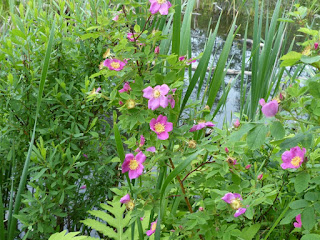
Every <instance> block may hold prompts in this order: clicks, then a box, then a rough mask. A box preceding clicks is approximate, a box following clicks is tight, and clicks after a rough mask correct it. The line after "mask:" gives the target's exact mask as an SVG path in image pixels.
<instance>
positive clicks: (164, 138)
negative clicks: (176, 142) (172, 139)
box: [157, 132, 169, 140]
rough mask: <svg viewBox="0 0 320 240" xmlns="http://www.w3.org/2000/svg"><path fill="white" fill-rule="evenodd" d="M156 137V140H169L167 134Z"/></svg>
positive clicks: (163, 133)
mask: <svg viewBox="0 0 320 240" xmlns="http://www.w3.org/2000/svg"><path fill="white" fill-rule="evenodd" d="M157 136H158V139H160V140H166V139H168V138H169V134H168V133H167V132H162V133H160V134H158V135H157Z"/></svg>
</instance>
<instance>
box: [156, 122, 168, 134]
mask: <svg viewBox="0 0 320 240" xmlns="http://www.w3.org/2000/svg"><path fill="white" fill-rule="evenodd" d="M154 129H155V130H156V132H157V133H163V132H164V131H165V130H164V125H163V124H161V123H156V125H154Z"/></svg>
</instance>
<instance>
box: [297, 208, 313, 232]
mask: <svg viewBox="0 0 320 240" xmlns="http://www.w3.org/2000/svg"><path fill="white" fill-rule="evenodd" d="M301 222H302V226H303V227H304V228H305V229H307V230H309V231H310V230H311V229H312V228H313V227H314V225H315V224H316V218H315V214H314V208H313V207H307V208H305V209H304V210H303V212H302V214H301Z"/></svg>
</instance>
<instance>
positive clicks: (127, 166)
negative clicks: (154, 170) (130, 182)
mask: <svg viewBox="0 0 320 240" xmlns="http://www.w3.org/2000/svg"><path fill="white" fill-rule="evenodd" d="M145 160H146V155H144V154H143V153H142V152H139V153H138V154H137V155H136V156H134V155H133V154H132V153H129V154H126V157H125V159H124V162H123V164H122V173H125V172H129V178H130V179H135V178H138V177H139V176H140V175H141V174H142V171H143V169H144V166H143V165H142V163H143V162H144V161H145Z"/></svg>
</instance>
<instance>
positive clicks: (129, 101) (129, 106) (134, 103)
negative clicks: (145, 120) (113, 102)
mask: <svg viewBox="0 0 320 240" xmlns="http://www.w3.org/2000/svg"><path fill="white" fill-rule="evenodd" d="M135 106H136V102H135V101H134V100H133V99H129V100H128V101H127V108H128V109H132V108H134V107H135Z"/></svg>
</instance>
